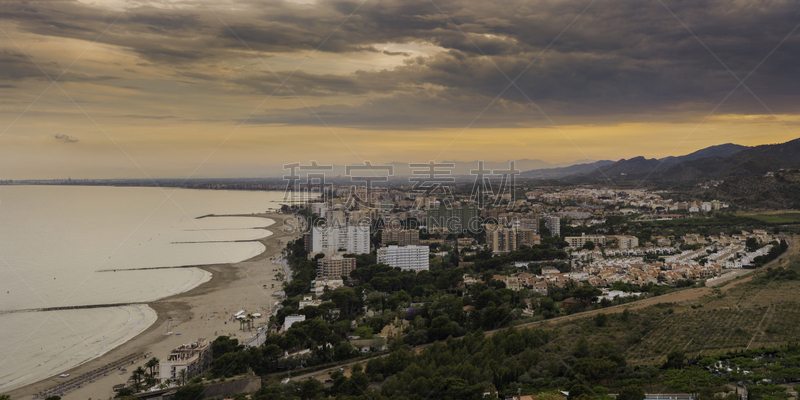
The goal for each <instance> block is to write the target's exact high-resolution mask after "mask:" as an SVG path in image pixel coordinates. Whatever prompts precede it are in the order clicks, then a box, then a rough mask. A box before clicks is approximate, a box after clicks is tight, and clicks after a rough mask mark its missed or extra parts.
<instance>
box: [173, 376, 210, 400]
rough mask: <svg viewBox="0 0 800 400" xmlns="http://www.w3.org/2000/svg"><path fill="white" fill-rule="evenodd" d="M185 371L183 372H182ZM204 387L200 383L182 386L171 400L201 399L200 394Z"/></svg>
mask: <svg viewBox="0 0 800 400" xmlns="http://www.w3.org/2000/svg"><path fill="white" fill-rule="evenodd" d="M184 371H185V370H184ZM204 389H205V387H204V386H203V384H202V383H199V384H195V385H189V386H184V387H182V388H180V389H178V390H177V391H176V392H175V396H173V397H172V399H173V400H197V399H199V398H202V396H201V395H202V393H203V390H204Z"/></svg>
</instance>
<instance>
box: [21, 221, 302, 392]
mask: <svg viewBox="0 0 800 400" xmlns="http://www.w3.org/2000/svg"><path fill="white" fill-rule="evenodd" d="M242 216H245V215H242ZM246 216H249V217H253V216H255V217H262V218H269V219H272V220H274V221H275V223H274V224H272V225H271V226H269V227H268V228H266V229H267V230H269V231H271V232H272V235H270V236H268V237H266V238H263V239H258V241H259V242H261V243H262V244H263V245H264V246H265V247H266V250H265V251H264V252H263V253H261V254H259V255H257V256H255V257H253V258H251V259H249V260H245V261H242V262H239V263H235V264H215V265H208V266H202V267H199V268H202V269H204V270H206V271H208V272H210V273H212V274H213V276H212V278H211V280H210V281H209V282H206V283H204V284H201V285H200V286H198V287H196V288H194V289H192V290H190V291H188V292H185V293H181V294H177V295H174V296H171V297H167V298H164V299H161V300H158V301H155V302H151V303H147V305H148V306H149V307H151V308H152V309H153V310H155V311H156V313H157V314H158V319H157V320H156V322H155V323H154V324H153V325H151V326H150V327H149V328H148V329H147V330H145V331H144V332H142V333H141V334H139V335H138V336H136V337H134V338H133V339H131V340H129V341H128V342H126V343H124V344H122V345H120V346H118V347H116V348H114V349H113V350H111V351H109V352H108V353H106V354H104V355H102V356H100V357H98V358H96V359H94V360H91V361H89V362H86V363H84V364H82V365H80V366H78V367H75V368H73V369H71V370H69V371H66V373H68V374H70V377H69V378H66V379H65V378H59V377H58V376H55V377H51V378H48V379H44V380H41V381H39V382H36V383H33V384H30V385H27V386H23V387H21V388H18V389H15V390H13V391H11V392H8V394H9V395H11V398H12V399H14V400H16V399H32V398H33V396H34V395H35V394H37V393H39V392H41V391H43V390H46V389H49V388H51V387H54V386H58V385H60V384H62V383H64V382H65V381H67V380H69V379H72V378H75V377H78V376H81V375H83V374H86V373H89V372H91V371H92V370H95V369H97V368H100V367H102V366H105V365H106V364H109V363H113V362H115V361H117V360H120V359H123V358H125V357H126V356H130V355H132V354H136V355H137V357H136V358H135V363H130V362H128V363H127V364H126V366H125V367H124V368H125V369H127V372H120V371H119V370H114V371H112V372H110V373H109V374H108V376H102V377H100V378H98V379H97V380H95V381H94V382H92V383H88V384H86V385H83V387H81V388H79V389H76V390H72V391H70V392H67V393H66V394H65V395H64V396H63V398H64V399H66V400H73V399H74V400H78V399H80V400H86V399H90V398H91V399H107V398H111V397H113V396H114V392H113V391H112V386H114V385H117V384H120V383H126V382H127V380H128V378H129V377H130V374H131V372H133V370H134V369H136V368H137V367H138V366H141V365H143V364H144V363H146V362H147V361H148V360H149V358H147V359H146V358H143V356H144V355H149V357H157V358H159V359H162V360H163V359H165V358H166V356H167V354H168V353H169V351H170V350H172V349H173V348H175V347H178V346H180V345H181V344H184V343H189V342H192V341H194V340H196V339H198V338H206V339H208V340H209V341H212V340H214V339H215V338H216V337H217V336H220V335H228V334H230V335H232V337H234V338H237V339H239V341H240V343H241V342H243V341H244V340H245V339H247V338H248V337H250V336H251V335H253V334H255V329H253V330H252V331H249V332H248V331H247V330H245V331H242V330H240V329H239V323H238V322H237V321H232V320H231V317H232V316H233V314H234V313H236V312H237V311H239V310H242V309H244V310H246V311H247V312H248V313H261V314H262V315H264V316H263V317H262V318H259V319H255V320H254V323H253V325H254V326H259V325H262V324H266V323H267V318H268V317H267V311H268V310H269V309H270V307H271V306H272V305H273V304H274V303H275V301H276V299H275V298H274V297H272V294H273V292H275V291H277V290H281V289H282V286H281V282H279V281H277V280H274V279H275V277H276V275H277V274H278V272H282V271H283V268H282V266H281V265H280V264H273V263H272V261H271V260H270V259H271V258H278V257H279V256H280V254H281V250H282V249H284V248H285V247H286V243H287V241H289V240H295V239H297V238H298V237H299V233H296V232H294V231H291V232H285V231H283V228H284V224H283V220H284V218H286V217H287V215H285V214H274V213H269V214H252V215H250V214H248V215H246ZM273 285H274V287H273ZM170 317H171V318H172V320H171V321H170V320H169V318H170ZM168 327H169V331H172V332H173V334H172V335H165V333H166V332H167V331H168ZM178 334H180V335H178Z"/></svg>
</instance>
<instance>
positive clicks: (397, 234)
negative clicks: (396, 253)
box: [381, 227, 419, 246]
mask: <svg viewBox="0 0 800 400" xmlns="http://www.w3.org/2000/svg"><path fill="white" fill-rule="evenodd" d="M389 242H396V243H395V244H398V245H400V246H407V245H418V244H419V231H418V230H416V229H403V230H396V229H391V228H388V227H387V228H383V232H382V233H381V243H383V244H386V243H389Z"/></svg>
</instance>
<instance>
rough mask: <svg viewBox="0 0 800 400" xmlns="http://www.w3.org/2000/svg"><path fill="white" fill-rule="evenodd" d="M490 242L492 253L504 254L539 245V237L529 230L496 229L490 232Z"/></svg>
mask: <svg viewBox="0 0 800 400" xmlns="http://www.w3.org/2000/svg"><path fill="white" fill-rule="evenodd" d="M491 241H492V251H493V252H495V253H505V252H509V251H514V250H519V249H520V248H521V247H522V246H533V245H535V244H540V243H541V237H540V236H539V235H534V234H533V231H532V230H530V229H517V228H510V229H509V228H498V229H494V230H493V231H492V232H491Z"/></svg>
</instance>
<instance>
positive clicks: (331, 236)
mask: <svg viewBox="0 0 800 400" xmlns="http://www.w3.org/2000/svg"><path fill="white" fill-rule="evenodd" d="M338 251H344V252H347V253H352V254H367V253H369V225H346V226H322V227H320V226H315V227H313V228H312V229H311V252H312V253H320V252H326V253H327V252H338Z"/></svg>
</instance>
